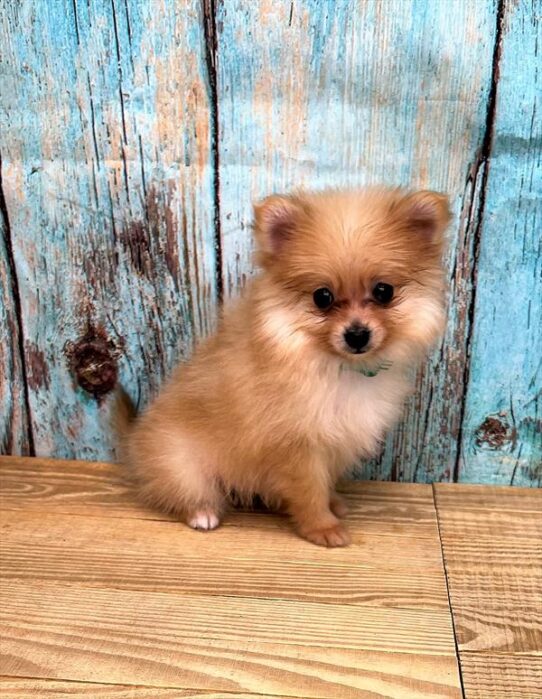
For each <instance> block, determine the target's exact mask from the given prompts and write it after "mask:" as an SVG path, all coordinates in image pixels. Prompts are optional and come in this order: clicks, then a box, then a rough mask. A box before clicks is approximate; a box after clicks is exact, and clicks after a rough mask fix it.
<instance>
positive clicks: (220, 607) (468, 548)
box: [0, 457, 542, 699]
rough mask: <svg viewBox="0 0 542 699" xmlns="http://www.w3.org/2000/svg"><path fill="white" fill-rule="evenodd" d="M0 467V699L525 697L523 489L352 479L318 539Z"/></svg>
mask: <svg viewBox="0 0 542 699" xmlns="http://www.w3.org/2000/svg"><path fill="white" fill-rule="evenodd" d="M0 467H1V474H2V475H1V491H2V500H1V509H2V514H1V519H2V522H1V525H0V526H1V563H2V579H1V592H0V595H1V607H2V617H1V622H0V623H1V629H0V633H1V652H2V657H1V665H0V674H1V675H2V677H1V679H0V696H1V697H2V698H3V699H4V698H6V697H48V698H49V699H51V698H53V697H54V698H56V697H87V698H89V697H96V698H97V699H106V698H107V699H113V698H115V699H120V698H121V697H122V698H127V697H133V698H136V699H143V698H148V699H154V698H155V697H156V698H157V699H162V698H163V699H165V698H166V697H167V698H168V699H174V698H177V697H179V698H184V699H186V698H196V697H200V698H204V699H249V698H250V697H252V698H254V699H255V698H256V697H258V698H259V699H265V698H267V699H278V698H280V697H298V698H300V697H311V698H315V699H316V698H318V699H333V698H334V697H342V698H345V699H346V698H352V697H367V698H368V699H369V698H371V699H372V698H377V697H404V698H405V699H421V698H423V697H462V696H466V697H468V698H469V699H486V698H491V699H493V698H500V697H502V698H504V697H507V699H526V698H527V697H529V698H533V699H534V697H537V699H539V698H540V697H541V696H542V609H541V607H542V491H540V490H538V491H537V490H522V489H510V488H489V487H478V486H456V485H437V486H435V487H434V488H432V487H431V486H425V485H404V484H394V483H373V482H371V483H358V484H354V485H352V486H351V487H350V488H349V493H348V498H349V500H350V504H351V507H352V513H351V515H350V517H349V526H350V529H351V532H352V535H353V545H352V546H351V547H349V548H346V549H335V550H324V549H319V548H317V547H315V546H312V545H311V544H308V543H306V542H304V541H302V540H300V539H298V538H297V537H296V536H294V534H293V533H292V532H291V530H290V528H289V526H288V523H287V522H286V520H284V519H283V518H281V517H279V516H271V515H266V514H236V515H232V516H231V517H230V518H229V519H228V520H227V521H226V522H225V524H224V526H223V527H221V528H220V529H218V530H217V531H215V532H210V533H198V532H192V531H189V530H188V529H187V528H186V527H184V526H183V525H181V524H179V523H178V522H175V521H173V520H172V519H169V518H167V517H165V516H162V515H160V514H157V513H156V512H153V511H150V510H146V509H144V508H142V507H140V506H139V505H137V504H135V503H134V500H133V497H132V495H131V493H130V491H129V490H127V488H126V487H125V486H124V485H123V484H122V481H121V478H120V473H119V471H118V469H117V467H115V466H112V465H107V464H89V463H82V462H59V461H56V462H55V461H46V460H41V459H40V460H38V459H16V458H11V457H1V458H0ZM458 653H459V658H458ZM458 661H459V662H458Z"/></svg>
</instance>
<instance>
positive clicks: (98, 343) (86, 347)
mask: <svg viewBox="0 0 542 699" xmlns="http://www.w3.org/2000/svg"><path fill="white" fill-rule="evenodd" d="M123 345H124V342H122V343H119V344H115V343H114V342H113V341H112V340H110V339H109V338H108V336H107V332H106V330H105V328H103V327H100V326H98V327H93V326H91V325H89V326H88V328H87V330H86V332H85V334H84V335H83V336H82V337H81V338H79V339H78V340H77V341H75V342H70V341H68V342H67V343H66V345H65V346H64V353H65V355H66V358H67V360H68V365H69V367H70V371H71V372H72V374H73V376H74V379H75V381H76V383H77V385H79V386H80V387H81V388H82V389H84V390H85V391H87V393H90V394H91V395H92V396H94V398H96V399H97V400H100V399H101V398H102V396H104V395H106V394H107V393H109V392H110V391H112V390H113V389H114V388H115V386H116V385H117V379H118V359H119V357H120V355H121V352H122V346H123Z"/></svg>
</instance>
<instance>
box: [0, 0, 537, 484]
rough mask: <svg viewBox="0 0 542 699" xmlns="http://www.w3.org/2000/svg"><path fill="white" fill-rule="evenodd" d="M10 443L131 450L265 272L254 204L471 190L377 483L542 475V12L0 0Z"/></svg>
mask: <svg viewBox="0 0 542 699" xmlns="http://www.w3.org/2000/svg"><path fill="white" fill-rule="evenodd" d="M0 10H1V12H0V15H1V25H0V57H1V59H0V70H1V76H0V77H1V81H0V89H1V115H0V127H1V136H0V138H1V142H0V154H1V178H2V179H1V199H0V204H1V207H0V208H1V225H2V238H1V246H2V247H1V248H0V281H1V289H2V295H1V300H0V322H1V330H2V338H1V339H2V341H1V345H0V371H1V372H2V374H1V385H0V401H1V406H2V413H1V420H0V439H1V449H2V451H3V452H11V453H21V454H38V455H53V456H57V457H70V458H71V457H78V458H92V459H96V458H97V459H106V458H109V457H110V456H111V453H112V452H111V444H110V436H109V433H108V428H107V418H108V415H107V392H108V391H109V390H110V389H111V388H112V386H113V385H114V383H115V381H116V379H117V376H120V378H121V380H122V382H123V383H124V384H125V385H126V386H127V387H129V388H130V390H131V391H132V393H133V394H134V396H136V397H138V398H139V399H140V401H141V402H142V403H144V402H145V401H147V400H148V398H149V396H150V395H151V394H154V393H155V392H156V390H157V389H158V387H159V385H160V383H161V381H162V379H163V377H164V375H165V374H167V372H168V370H169V369H170V367H171V366H172V364H173V363H174V362H175V360H176V359H177V358H178V357H179V356H187V355H189V354H190V352H191V350H192V348H193V345H194V341H195V340H196V339H197V338H198V337H201V336H203V335H205V334H207V333H209V332H210V331H212V329H213V327H214V325H215V319H216V315H217V309H218V307H219V304H220V303H221V302H222V301H223V300H227V299H228V298H229V297H231V296H235V295H236V294H237V293H238V292H239V290H240V288H242V286H243V284H244V283H245V282H246V280H247V278H248V277H249V276H250V275H251V273H252V264H251V242H250V232H249V229H250V220H251V201H252V200H253V199H255V198H259V197H261V196H263V195H264V194H267V193H269V192H272V191H277V190H285V189H288V188H290V187H292V186H296V185H300V184H303V185H306V186H310V187H320V186H324V185H343V184H350V185H352V184H363V183H371V182H381V181H384V182H388V183H394V184H410V185H412V186H421V187H431V188H435V189H439V190H443V191H447V192H449V193H450V194H451V197H452V202H453V210H454V213H455V221H454V224H453V226H452V228H451V232H450V240H451V247H450V254H449V258H448V264H449V279H450V283H451V296H450V313H449V322H448V330H447V333H446V336H445V338H444V341H443V342H442V344H441V346H440V347H438V348H437V350H436V351H435V353H434V356H433V357H432V359H431V361H430V362H429V363H428V364H427V366H426V367H424V369H423V371H421V372H420V375H419V377H418V380H417V388H418V390H417V393H416V395H415V396H414V397H413V398H412V400H411V401H410V402H409V404H408V406H407V411H406V416H405V420H404V421H403V423H402V424H401V425H400V426H399V427H398V428H397V429H396V430H395V432H394V433H393V434H392V435H390V438H389V440H388V442H387V444H386V446H385V449H384V451H383V454H382V456H381V457H380V458H379V459H377V460H375V461H374V462H372V463H370V464H362V465H360V466H359V469H358V474H359V475H362V476H364V477H371V478H384V479H389V478H393V479H401V480H415V481H431V480H444V481H446V480H460V481H482V482H487V483H514V484H517V485H528V486H539V485H540V484H541V479H542V422H541V420H542V396H541V389H542V284H541V276H542V254H541V237H542V203H541V197H542V166H541V159H542V155H541V154H542V104H541V101H542V100H541V97H542V48H541V47H542V32H541V27H542V3H541V2H540V0H447V1H442V0H357V1H352V0H288V1H287V2H286V1H283V0H254V2H252V1H251V2H248V1H246V0H222V1H220V2H213V1H212V0H19V1H18V2H14V1H13V0H0Z"/></svg>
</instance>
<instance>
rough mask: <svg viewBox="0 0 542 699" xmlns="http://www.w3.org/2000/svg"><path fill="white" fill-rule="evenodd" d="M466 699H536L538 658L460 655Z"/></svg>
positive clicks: (541, 661)
mask: <svg viewBox="0 0 542 699" xmlns="http://www.w3.org/2000/svg"><path fill="white" fill-rule="evenodd" d="M461 668H462V673H463V686H464V688H465V693H466V696H467V699H488V697H491V699H509V697H514V699H540V689H541V688H542V655H506V654H503V653H469V652H464V653H462V654H461Z"/></svg>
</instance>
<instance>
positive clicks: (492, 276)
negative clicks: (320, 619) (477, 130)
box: [459, 0, 542, 486]
mask: <svg viewBox="0 0 542 699" xmlns="http://www.w3.org/2000/svg"><path fill="white" fill-rule="evenodd" d="M501 44H502V46H501V55H500V60H499V80H498V85H497V92H496V105H495V106H496V109H495V116H494V124H493V138H492V151H491V159H490V163H489V172H488V180H487V186H486V191H485V202H484V217H483V225H482V231H481V232H482V236H481V241H480V252H479V264H478V270H477V275H476V303H475V306H474V325H473V333H472V343H471V363H470V372H469V383H468V389H467V394H466V407H465V419H464V423H463V430H462V435H463V438H462V443H461V465H460V470H459V476H460V479H461V480H464V481H471V482H473V481H474V482H484V483H499V484H515V485H524V486H540V485H541V484H542V160H541V153H542V99H541V95H542V71H541V70H540V61H541V53H540V52H541V47H542V22H541V15H540V3H537V2H531V1H530V0H519V1H518V2H510V3H506V4H505V12H504V17H503V34H502V41H501Z"/></svg>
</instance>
